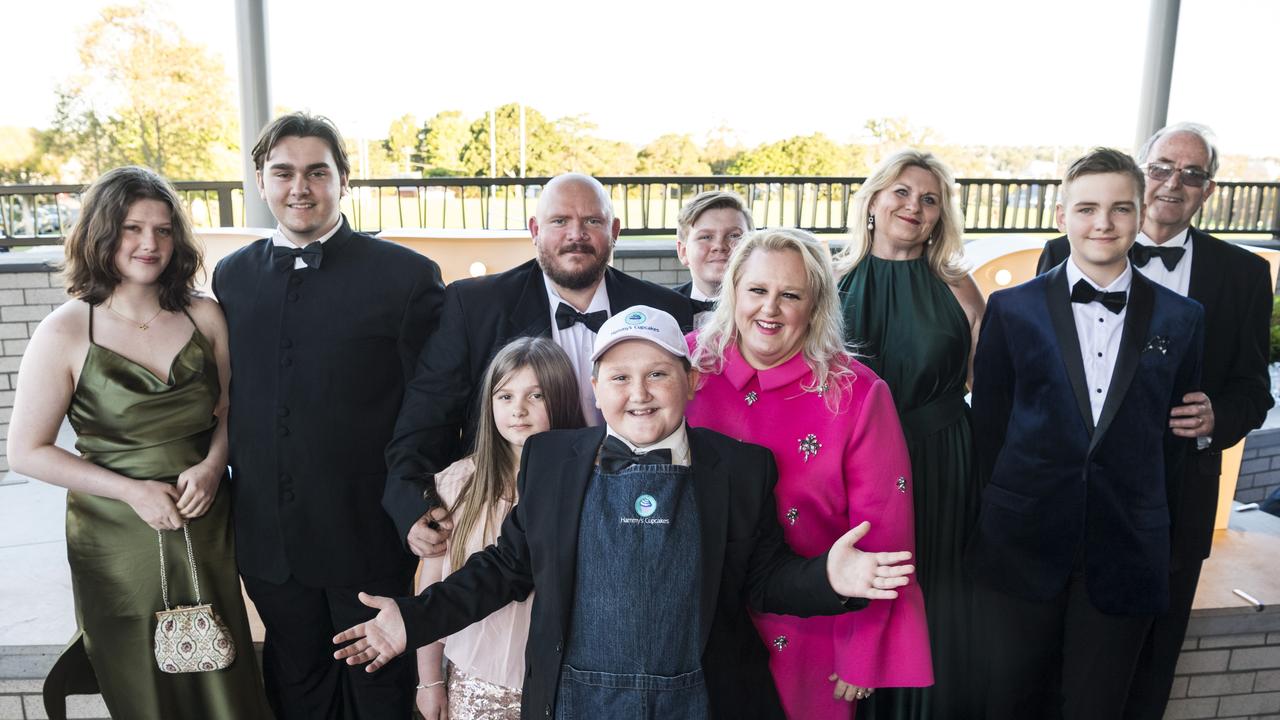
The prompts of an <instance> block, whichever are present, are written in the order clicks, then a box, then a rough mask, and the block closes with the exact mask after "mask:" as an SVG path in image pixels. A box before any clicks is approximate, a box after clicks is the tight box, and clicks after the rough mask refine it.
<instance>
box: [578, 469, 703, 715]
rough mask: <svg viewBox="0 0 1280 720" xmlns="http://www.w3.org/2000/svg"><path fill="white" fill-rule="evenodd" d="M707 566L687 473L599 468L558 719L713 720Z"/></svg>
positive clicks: (586, 521) (586, 516)
mask: <svg viewBox="0 0 1280 720" xmlns="http://www.w3.org/2000/svg"><path fill="white" fill-rule="evenodd" d="M701 561H702V541H701V538H700V535H699V525H698V508H697V503H696V501H695V499H694V495H693V482H692V479H691V474H690V472H689V468H688V467H683V466H678V465H632V466H630V467H628V468H625V469H623V470H622V471H620V472H618V473H617V474H606V473H602V472H601V471H600V469H599V468H596V469H595V471H594V473H593V475H592V477H591V481H590V483H589V484H588V486H587V492H586V496H585V498H584V500H583V504H582V516H581V522H580V525H579V529H578V572H577V578H576V580H575V584H574V590H575V592H574V607H573V617H572V619H571V620H570V624H569V638H568V646H567V648H566V652H565V654H564V665H563V666H562V667H561V669H560V686H559V690H558V691H557V692H556V717H557V718H561V719H562V720H594V719H596V718H611V719H612V720H657V719H659V718H661V719H662V720H667V719H669V718H677V719H678V718H687V719H689V720H694V719H699V720H700V719H702V718H706V717H707V691H706V686H705V682H704V680H703V674H702V657H701V656H702V652H701V647H700V641H701V638H702V628H701V627H699V619H698V612H699V611H698V608H699V596H700V595H701V592H700V590H699V588H701V586H702V583H701V580H700V578H699V575H700V572H701V570H700V568H701Z"/></svg>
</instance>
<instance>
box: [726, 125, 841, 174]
mask: <svg viewBox="0 0 1280 720" xmlns="http://www.w3.org/2000/svg"><path fill="white" fill-rule="evenodd" d="M851 161H852V151H851V150H850V149H849V148H848V147H845V146H842V145H840V144H839V143H837V142H835V141H834V140H832V139H831V138H829V137H827V136H826V135H823V134H822V133H814V134H813V135H798V136H796V137H791V138H787V139H786V140H779V141H777V142H774V143H767V144H765V145H761V146H759V147H757V148H754V149H752V150H748V151H747V152H744V153H743V154H742V155H741V156H740V157H739V158H738V159H737V160H735V161H734V163H733V165H731V166H730V167H729V174H731V175H846V174H849V171H850V164H851Z"/></svg>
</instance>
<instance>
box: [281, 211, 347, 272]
mask: <svg viewBox="0 0 1280 720" xmlns="http://www.w3.org/2000/svg"><path fill="white" fill-rule="evenodd" d="M340 227H342V218H341V217H339V218H338V222H336V223H334V224H333V227H332V228H330V229H329V232H327V233H325V234H324V235H321V236H320V237H318V238H316V239H315V240H312V241H311V242H318V243H320V244H321V245H323V244H324V242H325V241H326V240H328V239H329V238H331V237H333V236H334V235H335V234H337V232H338V228H340ZM271 244H272V245H274V246H275V247H286V248H289V249H291V250H292V249H298V248H301V247H306V245H295V244H294V242H293V241H292V240H290V239H289V238H287V237H285V234H284V230H283V229H281V227H280V226H279V225H277V226H276V231H275V232H274V233H272V234H271ZM310 244H311V243H307V245H310ZM304 267H307V263H306V261H305V260H303V259H302V258H300V257H299V258H294V259H293V269H294V270H301V269H302V268H304Z"/></svg>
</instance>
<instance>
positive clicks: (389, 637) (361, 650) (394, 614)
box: [333, 593, 408, 672]
mask: <svg viewBox="0 0 1280 720" xmlns="http://www.w3.org/2000/svg"><path fill="white" fill-rule="evenodd" d="M359 597H360V602H362V603H364V604H365V606H366V607H371V608H377V609H378V614H377V615H375V616H374V617H373V619H372V620H369V621H368V622H362V623H360V624H359V625H355V626H353V627H350V628H347V629H346V630H343V631H342V632H340V633H338V634H337V635H334V636H333V644H334V645H341V644H342V643H345V642H351V641H354V642H351V644H350V645H347V646H346V647H342V648H339V649H338V650H337V651H336V652H334V653H333V657H334V659H335V660H346V661H347V664H348V665H359V664H360V663H363V662H367V663H369V666H368V667H366V668H365V669H364V671H365V672H376V671H377V670H378V669H380V668H381V667H382V666H383V665H386V664H387V663H389V662H391V661H392V660H394V659H395V657H396V656H397V655H399V654H400V653H402V652H404V646H405V643H406V642H408V639H407V638H406V636H405V629H404V618H402V617H400V606H399V605H396V601H395V600H392V599H391V598H389V597H381V596H378V595H369V594H368V593H360V595H359Z"/></svg>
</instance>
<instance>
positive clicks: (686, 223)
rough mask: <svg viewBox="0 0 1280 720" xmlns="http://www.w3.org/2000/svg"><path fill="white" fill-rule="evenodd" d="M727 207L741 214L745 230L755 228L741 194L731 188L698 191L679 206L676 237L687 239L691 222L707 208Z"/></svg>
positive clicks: (683, 240) (682, 239)
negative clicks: (745, 225)
mask: <svg viewBox="0 0 1280 720" xmlns="http://www.w3.org/2000/svg"><path fill="white" fill-rule="evenodd" d="M722 208H727V209H729V210H737V211H738V212H739V213H741V214H742V219H743V220H745V221H746V223H747V230H748V231H751V230H755V229H756V226H755V223H754V221H752V219H751V211H750V210H747V201H746V200H743V199H742V196H741V195H739V194H738V193H736V192H733V191H731V190H707V191H706V192H700V193H698V194H697V195H695V196H694V197H693V199H692V200H690V201H689V202H687V203H685V205H684V207H682V208H680V214H679V215H678V216H677V217H676V237H677V238H679V240H680V242H685V241H686V240H688V239H689V230H691V229H692V228H693V224H694V223H696V222H698V218H700V217H702V214H703V213H705V212H707V211H709V210H720V209H722Z"/></svg>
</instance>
